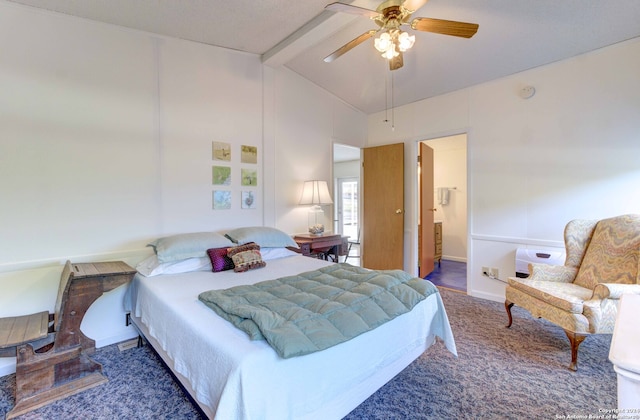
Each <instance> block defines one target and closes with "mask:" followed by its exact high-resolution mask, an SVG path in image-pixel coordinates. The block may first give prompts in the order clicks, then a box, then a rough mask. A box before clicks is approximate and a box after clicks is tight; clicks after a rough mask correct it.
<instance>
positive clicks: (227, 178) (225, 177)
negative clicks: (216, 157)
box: [213, 166, 231, 185]
mask: <svg viewBox="0 0 640 420" xmlns="http://www.w3.org/2000/svg"><path fill="white" fill-rule="evenodd" d="M213 185H231V167H230V166H214V167H213Z"/></svg>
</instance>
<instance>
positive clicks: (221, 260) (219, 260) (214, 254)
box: [207, 247, 233, 273]
mask: <svg viewBox="0 0 640 420" xmlns="http://www.w3.org/2000/svg"><path fill="white" fill-rule="evenodd" d="M228 249H229V248H227V247H224V248H211V249H207V255H208V256H209V259H211V267H212V270H211V271H213V272H214V273H217V272H219V271H225V270H232V269H233V260H232V259H231V257H229V256H228V255H227V250H228Z"/></svg>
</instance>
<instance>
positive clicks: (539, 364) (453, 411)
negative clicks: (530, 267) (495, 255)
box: [0, 289, 617, 420]
mask: <svg viewBox="0 0 640 420" xmlns="http://www.w3.org/2000/svg"><path fill="white" fill-rule="evenodd" d="M441 294H442V297H443V300H444V302H445V306H446V308H447V312H448V314H449V320H450V322H451V326H452V329H453V333H454V336H455V339H456V344H457V347H458V357H457V358H455V357H454V356H453V355H451V354H450V353H449V352H448V351H447V350H446V349H445V348H444V345H442V343H441V342H438V343H436V344H435V345H434V346H433V347H431V348H430V349H429V350H427V351H426V352H425V353H424V354H423V355H422V356H421V357H420V358H418V359H417V360H416V361H415V362H413V363H412V364H411V365H410V366H409V367H407V368H406V369H405V370H404V371H402V372H401V373H400V374H398V375H397V376H396V377H395V378H394V379H393V380H391V381H390V382H389V383H387V384H386V385H385V386H383V387H382V388H381V389H380V390H378V391H377V392H376V393H375V394H374V395H372V396H371V397H370V398H369V399H367V400H366V401H365V402H364V403H362V404H361V405H360V406H359V407H357V408H356V409H355V410H354V411H353V412H351V413H350V414H349V415H348V416H347V417H346V419H348V420H356V419H358V420H360V419H385V420H386V419H481V418H482V419H556V418H589V416H590V415H591V416H592V417H591V418H594V417H593V416H597V415H599V414H602V412H601V410H607V409H614V408H616V405H617V403H616V376H615V373H614V371H613V367H612V365H611V363H610V362H609V360H608V353H609V345H610V341H611V336H609V335H604V336H602V335H599V336H590V337H588V338H587V339H586V340H585V341H584V343H583V344H582V345H581V347H580V355H579V359H578V363H579V370H578V372H571V371H569V370H568V369H567V366H568V364H569V361H570V348H569V344H568V340H567V338H566V337H565V334H564V332H563V331H562V329H560V328H558V327H556V326H554V325H553V324H551V323H549V322H546V321H544V320H539V319H533V318H532V317H531V316H530V315H529V314H528V313H527V312H526V311H524V310H522V309H520V308H517V307H514V310H513V314H514V323H513V326H512V327H511V328H510V329H507V328H505V327H504V325H505V324H506V321H507V316H506V314H505V311H504V305H503V304H501V303H496V302H489V301H486V300H482V299H476V298H472V297H469V296H466V295H464V294H462V293H457V292H453V291H450V290H443V289H441ZM94 359H96V360H97V361H98V362H100V363H102V364H103V366H104V373H105V374H106V376H107V377H108V378H109V382H108V383H107V384H105V385H102V386H99V387H96V388H93V389H90V390H88V391H85V392H83V393H80V394H78V395H74V396H71V397H69V398H66V399H64V400H61V401H57V402H54V403H52V404H50V405H48V406H46V407H43V408H41V409H38V410H36V411H33V412H31V413H28V414H26V415H24V416H22V417H19V418H20V419H25V420H26V419H198V418H200V414H199V412H198V411H197V410H196V409H195V407H194V406H193V405H192V403H191V402H190V400H189V399H188V398H187V397H186V396H185V394H184V393H183V391H182V390H181V388H180V387H179V386H178V385H177V384H176V383H175V382H174V380H173V379H172V376H171V375H170V373H169V372H168V371H167V369H166V368H165V367H164V365H163V364H162V362H161V361H160V360H159V358H158V357H157V356H156V355H155V353H154V352H153V351H152V350H150V349H149V348H148V347H142V348H136V349H131V350H126V351H124V352H119V350H118V348H117V346H115V345H112V346H108V347H104V348H102V349H98V351H97V352H96V354H95V355H94ZM14 389H15V375H8V376H4V377H2V378H0V414H1V415H2V416H3V417H4V414H6V412H7V411H8V410H10V409H11V407H12V406H13V402H14V401H13V400H14V397H13V395H14ZM563 416H564V417H563ZM583 416H584V417H583Z"/></svg>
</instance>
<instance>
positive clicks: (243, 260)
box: [227, 242, 267, 273]
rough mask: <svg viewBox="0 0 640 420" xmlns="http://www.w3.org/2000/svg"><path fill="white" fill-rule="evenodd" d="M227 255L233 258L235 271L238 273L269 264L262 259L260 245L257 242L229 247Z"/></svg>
mask: <svg viewBox="0 0 640 420" xmlns="http://www.w3.org/2000/svg"><path fill="white" fill-rule="evenodd" d="M227 256H228V257H231V259H232V260H233V265H234V268H233V271H235V272H236V273H242V272H244V271H248V270H252V269H254V268H262V267H264V266H266V265H267V263H266V262H264V261H263V260H262V255H261V254H260V245H258V244H256V243H255V242H249V243H247V244H244V245H240V246H236V247H233V248H228V249H227Z"/></svg>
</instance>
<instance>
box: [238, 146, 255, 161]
mask: <svg viewBox="0 0 640 420" xmlns="http://www.w3.org/2000/svg"><path fill="white" fill-rule="evenodd" d="M240 151H241V153H240V161H241V162H242V163H258V148H257V147H255V146H246V145H244V144H243V145H242V147H241V148H240Z"/></svg>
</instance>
